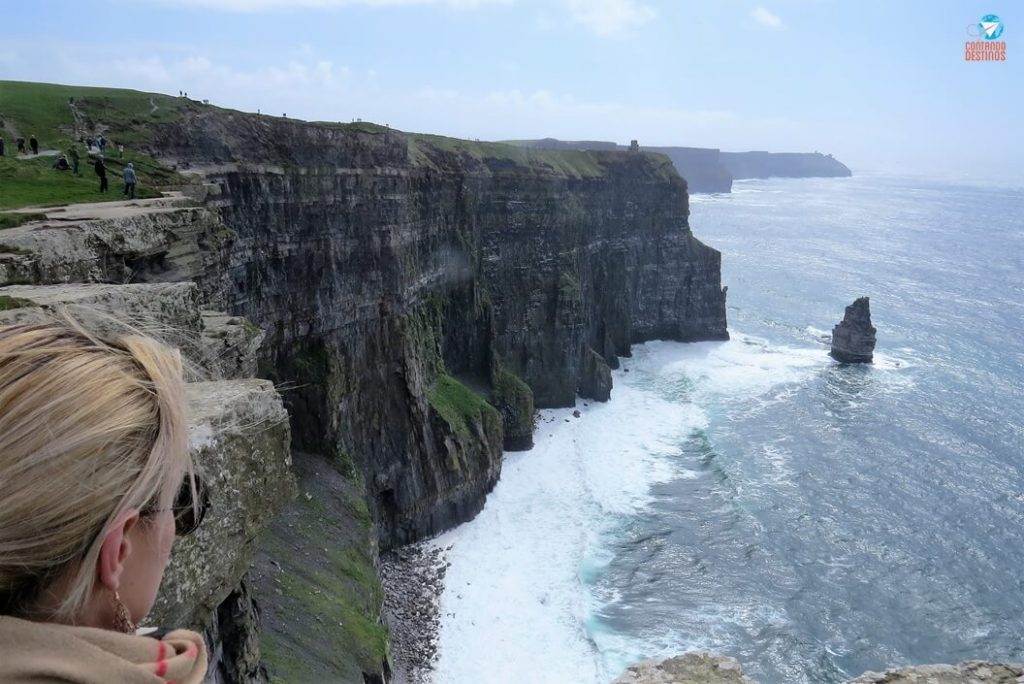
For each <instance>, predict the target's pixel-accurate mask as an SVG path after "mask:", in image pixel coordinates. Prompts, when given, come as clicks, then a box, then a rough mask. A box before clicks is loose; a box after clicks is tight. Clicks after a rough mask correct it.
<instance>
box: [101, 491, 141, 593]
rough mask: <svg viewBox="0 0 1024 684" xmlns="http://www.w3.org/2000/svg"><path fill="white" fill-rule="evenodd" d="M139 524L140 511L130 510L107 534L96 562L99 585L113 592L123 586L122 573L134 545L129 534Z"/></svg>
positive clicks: (118, 518) (120, 516)
mask: <svg viewBox="0 0 1024 684" xmlns="http://www.w3.org/2000/svg"><path fill="white" fill-rule="evenodd" d="M138 523H139V511H138V509H135V508H130V509H128V510H127V511H125V512H124V513H122V514H121V515H119V516H118V517H117V520H115V521H114V526H113V527H111V528H110V531H109V532H107V536H105V537H104V538H103V543H102V544H101V545H100V555H99V558H98V559H97V560H96V575H97V580H98V581H99V584H100V585H101V586H103V587H106V588H107V589H109V590H111V591H117V589H118V588H119V587H120V586H121V573H122V572H123V571H124V565H125V560H126V559H127V558H128V556H130V555H131V552H132V545H131V541H130V540H129V538H128V533H129V532H130V531H131V529H132V528H133V527H135V525H137V524H138Z"/></svg>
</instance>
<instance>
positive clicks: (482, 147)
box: [406, 133, 605, 178]
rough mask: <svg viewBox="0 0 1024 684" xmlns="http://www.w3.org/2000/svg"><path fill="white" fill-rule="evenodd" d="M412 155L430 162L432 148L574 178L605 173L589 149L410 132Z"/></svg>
mask: <svg viewBox="0 0 1024 684" xmlns="http://www.w3.org/2000/svg"><path fill="white" fill-rule="evenodd" d="M406 135H407V136H408V138H409V157H410V160H411V161H412V162H413V163H415V164H420V165H430V164H431V163H432V160H431V154H430V153H431V149H434V150H440V151H442V152H448V153H453V154H456V155H458V156H460V157H468V158H470V159H473V160H476V161H484V160H488V159H490V160H498V161H508V162H512V163H514V164H516V165H517V166H523V167H527V168H533V169H536V170H538V171H541V172H546V173H551V174H554V175H559V176H568V177H572V178H596V177H599V176H603V175H604V173H605V171H604V167H603V166H602V165H601V164H600V162H599V161H598V159H597V157H595V156H594V155H593V154H591V153H590V152H586V151H580V150H537V149H531V148H526V147H518V146H516V145H507V144H505V143H497V142H484V141H477V140H462V139H460V138H447V137H445V136H442V135H428V134H425V133H408V134H406Z"/></svg>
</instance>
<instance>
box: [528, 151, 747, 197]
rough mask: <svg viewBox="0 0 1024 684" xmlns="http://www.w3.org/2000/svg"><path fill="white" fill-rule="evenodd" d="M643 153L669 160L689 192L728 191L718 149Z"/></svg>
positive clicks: (729, 178)
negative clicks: (661, 155) (657, 155)
mask: <svg viewBox="0 0 1024 684" xmlns="http://www.w3.org/2000/svg"><path fill="white" fill-rule="evenodd" d="M509 142H510V144H513V145H519V146H522V147H530V148H535V149H540V150H622V151H625V150H628V149H629V148H628V147H624V146H622V145H618V144H616V143H613V142H603V141H595V140H556V139H555V138H544V139H542V140H512V141H509ZM640 149H641V151H643V152H654V153H656V154H664V155H665V156H666V157H668V158H669V159H671V160H672V164H673V165H674V166H675V167H676V171H678V172H679V175H680V176H682V177H683V178H684V179H685V180H686V183H687V187H688V189H689V191H690V192H730V191H731V190H732V175H730V173H729V170H728V169H726V167H725V166H724V165H723V164H722V161H721V159H720V157H719V155H720V153H719V150H717V149H715V148H705V147H646V146H641V147H640Z"/></svg>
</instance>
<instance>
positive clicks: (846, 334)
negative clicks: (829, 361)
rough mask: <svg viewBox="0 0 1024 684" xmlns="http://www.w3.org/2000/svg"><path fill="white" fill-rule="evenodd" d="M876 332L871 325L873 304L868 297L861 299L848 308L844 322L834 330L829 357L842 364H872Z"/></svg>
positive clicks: (838, 324)
mask: <svg viewBox="0 0 1024 684" xmlns="http://www.w3.org/2000/svg"><path fill="white" fill-rule="evenodd" d="M876 332H877V331H876V330H875V327H874V326H873V325H871V304H870V302H869V300H868V298H867V297H860V298H858V299H857V300H855V301H854V302H853V304H850V305H849V306H848V307H846V313H845V315H844V316H843V320H842V321H840V322H839V323H837V324H836V325H835V327H833V328H832V350H831V351H830V352H829V355H830V356H831V357H832V358H834V359H835V360H836V361H839V362H840V363H871V361H872V360H873V358H874V351H875V333H876Z"/></svg>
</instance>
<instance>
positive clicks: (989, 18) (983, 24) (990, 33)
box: [978, 14, 1003, 40]
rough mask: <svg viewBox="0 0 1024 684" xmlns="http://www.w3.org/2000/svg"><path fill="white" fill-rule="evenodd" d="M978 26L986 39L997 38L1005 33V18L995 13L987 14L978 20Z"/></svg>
mask: <svg viewBox="0 0 1024 684" xmlns="http://www.w3.org/2000/svg"><path fill="white" fill-rule="evenodd" d="M978 28H980V29H981V35H982V37H983V38H984V39H985V40H997V39H998V38H999V36H1001V35H1003V20H1002V19H1000V18H999V17H997V16H996V15H994V14H986V15H985V16H983V17H982V18H981V21H979V22H978Z"/></svg>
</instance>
